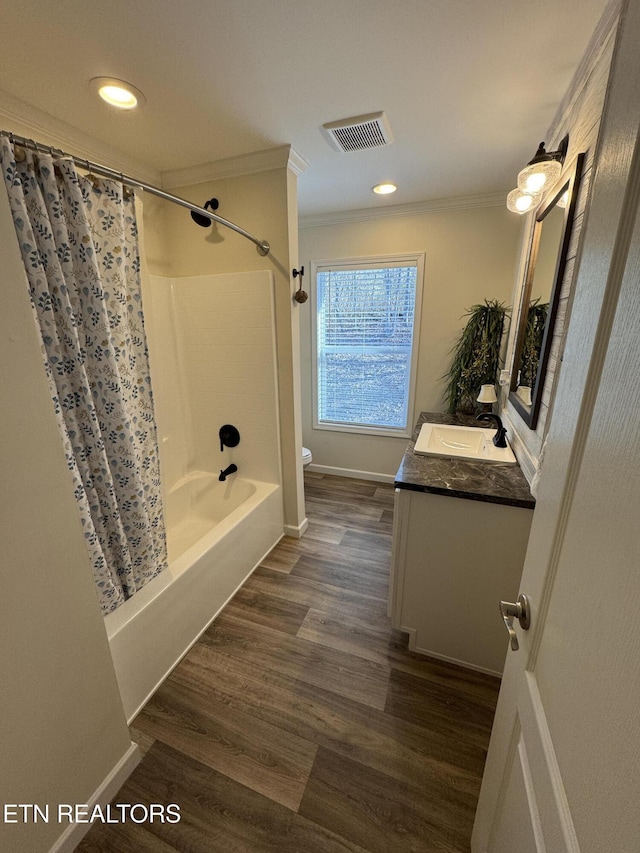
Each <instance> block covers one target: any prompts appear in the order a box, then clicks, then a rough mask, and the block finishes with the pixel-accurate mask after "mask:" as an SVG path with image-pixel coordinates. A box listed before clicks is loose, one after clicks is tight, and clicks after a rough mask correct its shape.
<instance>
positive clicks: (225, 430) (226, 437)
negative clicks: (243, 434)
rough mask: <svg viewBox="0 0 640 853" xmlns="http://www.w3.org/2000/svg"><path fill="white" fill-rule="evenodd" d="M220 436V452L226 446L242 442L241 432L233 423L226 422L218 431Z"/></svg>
mask: <svg viewBox="0 0 640 853" xmlns="http://www.w3.org/2000/svg"><path fill="white" fill-rule="evenodd" d="M218 435H219V436H220V453H222V451H223V450H224V449H225V447H236V446H237V445H238V444H240V433H239V432H238V430H237V429H236V427H234V426H233V424H224V426H221V427H220V431H219V433H218Z"/></svg>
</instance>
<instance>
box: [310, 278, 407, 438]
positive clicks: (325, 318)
mask: <svg viewBox="0 0 640 853" xmlns="http://www.w3.org/2000/svg"><path fill="white" fill-rule="evenodd" d="M417 284H418V266H417V262H416V261H403V262H402V263H398V264H397V265H396V264H392V263H378V264H374V263H370V264H367V265H366V266H360V267H358V266H354V265H348V266H347V265H345V266H342V267H340V266H331V267H330V268H329V267H323V266H318V267H317V268H316V312H317V313H316V322H317V329H316V343H317V352H316V366H317V425H318V426H322V425H331V424H334V425H340V424H342V425H353V426H363V427H368V428H374V429H375V428H378V429H381V430H384V431H388V430H391V431H393V430H400V431H406V429H407V420H408V417H409V400H410V389H411V374H412V363H413V358H412V347H413V343H414V326H415V318H416V293H417Z"/></svg>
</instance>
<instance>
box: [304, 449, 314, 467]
mask: <svg viewBox="0 0 640 853" xmlns="http://www.w3.org/2000/svg"><path fill="white" fill-rule="evenodd" d="M312 461H313V456H312V455H311V451H310V450H309V449H308V448H307V447H303V448H302V467H303V468H307V467H308V466H309V465H311V462H312Z"/></svg>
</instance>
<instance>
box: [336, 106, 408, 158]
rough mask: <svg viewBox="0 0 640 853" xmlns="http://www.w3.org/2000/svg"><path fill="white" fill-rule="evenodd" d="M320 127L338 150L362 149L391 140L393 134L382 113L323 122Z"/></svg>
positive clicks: (384, 143)
mask: <svg viewBox="0 0 640 853" xmlns="http://www.w3.org/2000/svg"><path fill="white" fill-rule="evenodd" d="M322 129H323V130H324V132H325V133H326V135H327V136H328V138H329V141H330V142H331V144H332V145H333V147H334V148H336V149H337V150H338V151H364V150H365V149H367V148H378V147H380V146H381V145H390V144H391V143H392V142H393V134H392V133H391V128H390V127H389V122H388V120H387V117H386V115H385V114H384V113H369V114H368V115H364V116H355V117H354V118H344V119H342V120H341V121H331V122H329V123H328V124H323V125H322Z"/></svg>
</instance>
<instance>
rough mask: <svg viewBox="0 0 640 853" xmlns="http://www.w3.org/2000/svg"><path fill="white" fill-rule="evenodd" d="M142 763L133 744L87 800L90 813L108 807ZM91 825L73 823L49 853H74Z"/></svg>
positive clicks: (138, 751)
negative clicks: (94, 808)
mask: <svg viewBox="0 0 640 853" xmlns="http://www.w3.org/2000/svg"><path fill="white" fill-rule="evenodd" d="M140 761H141V756H140V750H139V749H138V744H137V743H133V742H132V743H131V744H130V746H129V749H128V750H127V751H126V752H125V754H124V755H123V756H122V758H121V759H120V761H119V762H118V763H117V764H116V766H115V767H114V768H113V770H112V771H111V772H110V773H109V775H108V776H107V777H106V778H105V779H104V781H103V782H102V783H101V785H100V787H99V788H98V789H97V790H96V791H95V792H94V793H93V796H92V797H91V799H89V800H87V806H88V807H89V811H91V809H92V808H93V807H94V806H98V805H99V806H102V807H103V808H104V807H106V806H107V805H108V804H109V803H110V802H111V800H112V799H113V798H114V797H115V795H116V794H117V793H118V791H119V790H120V788H122V786H123V785H124V783H125V782H126V781H127V779H128V778H129V776H130V775H131V774H132V773H133V771H134V770H135V768H136V767H137V766H138V764H139V763H140ZM91 826H92V824H90V823H72V824H70V825H69V826H68V827H67V829H65V831H64V832H63V833H62V835H61V836H60V838H59V839H58V840H57V841H56V843H55V844H54V845H53V847H52V848H51V849H50V851H49V853H73V851H74V850H75V849H76V847H77V846H78V844H80V842H81V841H82V839H83V838H84V837H85V835H86V834H87V833H88V832H89V830H90V829H91Z"/></svg>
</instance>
